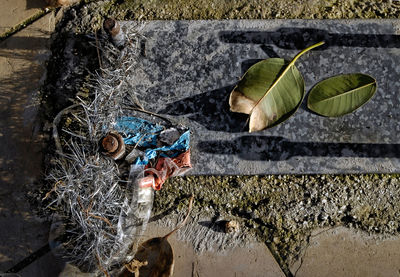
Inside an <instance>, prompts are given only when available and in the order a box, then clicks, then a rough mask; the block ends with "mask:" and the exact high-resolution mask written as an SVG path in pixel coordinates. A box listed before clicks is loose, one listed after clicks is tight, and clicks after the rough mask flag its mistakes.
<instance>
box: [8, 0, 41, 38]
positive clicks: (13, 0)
mask: <svg viewBox="0 0 400 277" xmlns="http://www.w3.org/2000/svg"><path fill="white" fill-rule="evenodd" d="M44 7H45V2H44V0H1V1H0V34H2V33H4V32H6V31H7V30H9V29H10V28H12V27H14V26H16V25H17V24H20V23H23V22H24V21H25V20H26V19H28V18H29V17H31V16H33V15H35V14H36V13H38V12H40V10H41V9H42V8H44Z"/></svg>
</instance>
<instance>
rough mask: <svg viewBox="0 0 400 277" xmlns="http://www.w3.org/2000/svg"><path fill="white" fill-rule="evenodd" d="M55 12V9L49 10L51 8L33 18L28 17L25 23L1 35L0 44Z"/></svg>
mask: <svg viewBox="0 0 400 277" xmlns="http://www.w3.org/2000/svg"><path fill="white" fill-rule="evenodd" d="M53 10H54V9H49V8H45V9H42V10H41V11H39V12H38V13H36V14H34V15H32V16H31V17H28V18H27V19H26V20H24V21H23V22H21V23H19V24H17V25H15V26H14V27H11V28H10V29H9V30H7V31H6V32H4V33H2V34H1V35H0V42H2V41H4V40H6V39H7V38H9V37H11V36H12V35H14V34H16V33H18V32H19V31H21V30H23V29H25V28H26V27H28V26H29V25H31V24H33V23H34V22H35V21H37V20H39V19H41V18H42V17H43V16H45V15H46V14H48V13H50V12H52V11H53Z"/></svg>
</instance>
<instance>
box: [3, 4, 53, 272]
mask: <svg viewBox="0 0 400 277" xmlns="http://www.w3.org/2000/svg"><path fill="white" fill-rule="evenodd" d="M2 4H3V3H2ZM54 26H55V20H54V16H53V14H48V15H46V16H45V17H43V18H41V19H40V20H38V21H37V22H35V23H33V24H32V25H30V26H29V27H28V28H26V29H24V30H23V31H21V32H19V33H17V34H16V35H14V36H12V37H9V38H8V39H6V40H5V41H3V42H2V43H0V118H1V121H0V187H1V192H0V214H1V216H0V272H4V271H6V270H8V269H9V268H11V267H12V266H14V265H15V264H17V263H18V262H19V261H21V260H23V259H24V258H25V257H27V256H29V255H30V254H31V253H33V252H35V251H36V250H37V249H39V248H40V247H42V246H43V245H45V244H46V243H47V241H48V232H49V226H48V225H47V224H46V223H45V222H43V221H42V220H40V219H38V218H36V217H35V215H34V214H33V212H32V210H31V207H30V206H29V203H28V202H27V199H26V193H27V191H28V190H30V189H31V186H32V185H33V182H34V181H35V178H37V177H38V176H40V174H41V161H42V148H43V145H42V142H41V140H40V135H39V134H38V133H37V129H36V125H35V117H36V112H37V108H38V105H39V103H38V102H37V98H36V97H37V93H38V88H39V85H40V79H41V78H42V76H43V74H44V72H45V64H44V62H45V61H46V59H47V58H48V57H49V55H50V51H49V50H48V47H49V38H50V33H51V32H52V31H53V30H54ZM30 276H39V275H30Z"/></svg>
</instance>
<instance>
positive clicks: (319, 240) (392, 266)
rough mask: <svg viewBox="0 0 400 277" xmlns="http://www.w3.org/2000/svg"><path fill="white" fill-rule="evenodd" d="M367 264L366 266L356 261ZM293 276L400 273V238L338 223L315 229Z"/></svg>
mask: <svg viewBox="0 0 400 277" xmlns="http://www.w3.org/2000/svg"><path fill="white" fill-rule="evenodd" d="M356 264H359V265H363V267H362V268H360V267H356V266H354V265H356ZM289 269H290V272H291V274H292V275H293V276H296V277H302V276H332V277H335V276H343V274H346V275H347V276H367V277H368V276H371V277H372V276H392V277H398V276H400V239H399V238H398V237H396V236H391V235H378V234H368V233H366V232H363V231H361V230H357V229H353V228H348V227H344V226H335V227H329V228H321V229H318V230H314V231H313V233H312V234H311V235H310V237H309V240H308V243H307V245H306V246H305V247H304V248H303V250H302V253H301V255H300V257H299V259H298V260H297V261H295V262H294V263H293V264H292V265H290V268H289Z"/></svg>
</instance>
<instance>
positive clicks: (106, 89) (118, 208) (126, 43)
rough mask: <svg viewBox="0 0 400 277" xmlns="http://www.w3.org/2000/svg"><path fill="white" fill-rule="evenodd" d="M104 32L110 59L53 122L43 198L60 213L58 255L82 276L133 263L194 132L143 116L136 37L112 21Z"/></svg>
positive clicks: (185, 160) (54, 242)
mask: <svg viewBox="0 0 400 277" xmlns="http://www.w3.org/2000/svg"><path fill="white" fill-rule="evenodd" d="M130 28H138V26H136V27H130ZM104 29H105V30H106V31H107V32H108V35H109V37H110V38H111V40H112V42H113V43H110V42H109V41H108V39H103V38H101V37H100V39H99V40H98V41H97V44H98V47H99V48H101V50H102V51H101V52H102V53H105V55H102V56H101V57H100V56H99V59H100V64H101V65H102V66H101V67H102V69H101V72H100V74H99V75H96V76H94V77H95V79H96V83H95V84H94V85H93V86H92V87H91V89H90V91H91V92H90V94H89V95H86V96H84V95H77V96H76V99H75V100H74V104H73V105H71V106H69V107H67V108H66V109H64V110H62V111H61V112H60V113H59V114H58V115H57V116H56V117H55V119H54V122H53V137H54V140H55V145H56V155H55V156H54V158H53V159H52V166H51V170H50V171H49V174H48V175H47V180H48V181H49V182H50V183H51V184H52V189H51V190H50V191H49V192H48V193H47V194H46V196H45V197H44V199H46V201H49V205H48V207H49V208H52V209H53V210H55V211H56V213H55V214H56V216H55V217H54V218H55V219H54V224H53V227H54V228H53V229H54V230H53V233H55V234H57V235H56V236H54V235H53V238H51V239H50V244H51V247H52V248H53V249H54V251H55V252H56V253H57V254H60V255H62V256H63V257H64V258H65V259H66V260H67V261H69V262H71V263H73V264H75V265H77V266H78V267H79V268H80V269H81V270H83V271H88V272H94V271H100V272H104V273H105V274H106V275H108V272H111V271H112V270H113V269H115V268H118V267H120V266H121V265H123V264H126V263H128V262H130V260H131V259H132V258H133V257H134V255H135V252H136V249H137V247H138V243H139V239H140V236H141V235H142V233H143V231H144V230H145V228H146V224H147V222H148V220H149V217H150V214H151V208H152V203H153V202H152V201H153V194H154V190H159V189H161V187H162V185H163V183H164V182H165V180H166V179H167V178H168V177H171V176H177V175H182V174H184V173H185V172H186V171H187V170H189V169H190V168H191V163H190V131H189V130H188V129H187V128H185V127H182V126H174V124H172V122H171V121H169V120H168V119H166V118H160V117H158V116H157V115H155V114H152V113H151V112H147V111H144V110H143V108H142V106H141V105H140V103H138V100H137V97H136V94H135V92H133V91H131V89H130V87H129V82H128V80H127V79H126V78H129V76H132V74H129V72H130V71H132V70H134V68H135V63H136V62H137V57H138V52H139V51H138V45H137V43H138V35H131V36H125V35H124V34H123V33H122V31H121V26H119V24H118V22H116V21H114V20H106V21H105V23H104ZM127 33H128V34H136V33H135V32H134V30H129V32H127ZM60 222H61V223H62V224H58V223H60Z"/></svg>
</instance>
